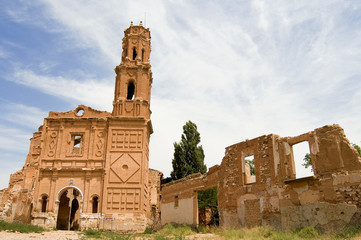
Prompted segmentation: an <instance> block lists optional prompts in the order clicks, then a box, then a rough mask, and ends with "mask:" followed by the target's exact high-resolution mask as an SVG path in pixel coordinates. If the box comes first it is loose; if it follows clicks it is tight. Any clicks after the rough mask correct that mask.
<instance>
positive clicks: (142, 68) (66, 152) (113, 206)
mask: <svg viewBox="0 0 361 240" xmlns="http://www.w3.org/2000/svg"><path fill="white" fill-rule="evenodd" d="M124 34H125V36H124V38H123V44H122V48H123V53H122V56H121V63H120V65H118V66H116V68H115V73H116V79H115V91H114V101H113V111H112V113H109V112H106V111H97V110H94V109H92V108H90V107H87V106H84V105H80V106H78V107H77V108H76V109H75V110H71V111H68V112H50V113H49V116H48V117H46V118H45V119H44V123H43V125H42V126H40V127H39V130H38V131H37V132H35V133H34V134H33V137H32V138H31V140H30V149H29V154H28V156H27V159H26V162H25V165H24V167H23V169H22V170H20V171H18V172H16V173H14V174H12V175H11V177H10V182H9V187H8V188H7V189H5V190H3V191H2V192H1V200H2V202H1V209H0V210H1V214H0V218H1V219H4V220H6V221H23V222H28V223H32V224H36V225H40V226H45V227H48V228H54V227H56V228H57V229H64V230H66V229H87V228H102V227H104V228H106V229H110V228H112V229H113V230H118V231H123V232H130V231H132V232H141V231H144V229H145V228H146V226H147V224H148V225H149V224H152V221H156V219H155V218H156V216H157V212H159V204H158V203H159V202H158V201H159V198H158V197H157V196H158V195H159V188H160V177H161V173H160V172H158V171H155V170H150V169H149V167H148V162H149V139H150V135H151V134H152V132H153V129H152V123H151V119H150V115H151V110H150V98H151V86H152V80H153V78H152V71H151V66H150V63H149V56H150V51H151V46H150V38H151V36H150V31H149V29H146V28H144V27H143V26H142V24H140V25H133V24H131V26H130V27H129V28H128V29H126V30H125V31H124ZM149 176H151V177H149ZM151 194H153V195H157V196H151Z"/></svg>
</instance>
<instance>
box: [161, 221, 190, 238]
mask: <svg viewBox="0 0 361 240" xmlns="http://www.w3.org/2000/svg"><path fill="white" fill-rule="evenodd" d="M194 233H195V232H194V231H193V229H192V228H191V227H190V226H188V225H186V224H183V225H179V226H174V225H173V224H170V223H169V224H167V225H165V226H164V227H163V228H162V229H161V230H159V231H158V232H156V233H155V235H156V236H163V237H167V236H187V235H192V234H194Z"/></svg>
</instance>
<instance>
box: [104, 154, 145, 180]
mask: <svg viewBox="0 0 361 240" xmlns="http://www.w3.org/2000/svg"><path fill="white" fill-rule="evenodd" d="M138 157H139V156H138ZM139 162H140V160H138V159H137V155H136V154H130V153H124V154H121V155H120V156H119V157H115V159H114V160H113V161H112V163H111V166H110V170H111V171H110V174H109V182H127V181H128V180H129V179H130V178H131V177H133V176H134V175H137V176H134V177H135V178H134V177H133V178H132V182H135V183H139V181H140V174H139V170H140V164H139ZM137 173H138V174H137Z"/></svg>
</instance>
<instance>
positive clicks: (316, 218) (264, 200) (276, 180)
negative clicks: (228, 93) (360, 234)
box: [162, 125, 361, 230]
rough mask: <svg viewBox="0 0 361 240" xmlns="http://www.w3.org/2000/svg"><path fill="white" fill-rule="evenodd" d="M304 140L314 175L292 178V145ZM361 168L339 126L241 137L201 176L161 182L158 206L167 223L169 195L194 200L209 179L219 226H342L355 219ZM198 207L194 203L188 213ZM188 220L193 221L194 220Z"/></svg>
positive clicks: (355, 220)
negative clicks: (214, 188)
mask: <svg viewBox="0 0 361 240" xmlns="http://www.w3.org/2000/svg"><path fill="white" fill-rule="evenodd" d="M303 141H307V142H308V143H309V146H310V153H311V161H312V166H313V170H314V173H315V176H311V177H306V178H300V179H296V172H295V163H294V156H293V149H292V146H293V145H295V144H297V143H300V142H303ZM250 155H252V156H254V163H255V182H253V183H249V182H250V181H249V179H250V176H249V174H250V171H249V165H247V164H246V163H245V157H247V156H250ZM360 170H361V158H360V156H359V155H358V153H357V151H356V149H354V148H353V147H351V145H350V143H349V141H348V140H347V139H346V137H345V134H344V132H343V129H342V128H341V127H340V126H338V125H331V126H324V127H322V128H318V129H315V130H314V131H311V132H308V133H305V134H302V135H300V136H296V137H285V138H281V137H280V136H277V135H274V134H270V135H265V136H261V137H258V138H255V139H252V140H246V141H244V142H240V143H237V144H234V145H232V146H229V147H227V148H226V153H225V156H224V158H223V161H222V163H221V165H220V166H218V167H216V168H211V169H210V171H209V172H208V173H206V174H205V175H201V174H194V175H191V176H188V177H187V178H185V179H181V180H178V181H175V182H172V183H168V184H165V185H164V186H163V187H162V196H163V199H162V204H166V205H167V208H166V209H163V210H162V216H167V217H166V218H165V219H162V223H167V222H169V221H168V220H167V218H168V216H170V213H176V209H175V208H172V207H171V206H172V205H171V204H172V201H174V196H178V197H179V199H180V200H181V199H191V198H194V197H195V196H196V191H197V190H199V189H205V188H207V186H206V184H205V183H208V184H207V185H208V186H217V187H218V210H219V214H220V225H221V226H223V227H253V226H258V225H264V226H271V227H273V228H275V229H285V230H294V229H297V228H300V227H304V226H314V227H317V228H319V229H321V230H337V229H341V228H343V227H344V226H346V225H351V224H357V223H359V222H360V214H359V212H360V211H361V206H360V197H361V192H360V186H361V171H360ZM210 176H213V178H210ZM185 186H186V187H185ZM194 202H195V203H197V202H196V201H194ZM164 211H167V213H165V212H164ZM197 211H198V207H197V205H195V206H194V207H193V213H191V214H194V213H195V212H197ZM339 215H342V216H341V217H339ZM184 218H185V217H184ZM185 219H190V218H185ZM337 219H340V221H337ZM187 223H189V224H193V225H197V224H198V219H197V218H193V220H192V221H189V222H187Z"/></svg>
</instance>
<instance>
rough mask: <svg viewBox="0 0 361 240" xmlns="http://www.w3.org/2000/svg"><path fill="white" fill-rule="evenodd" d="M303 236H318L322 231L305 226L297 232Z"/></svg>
mask: <svg viewBox="0 0 361 240" xmlns="http://www.w3.org/2000/svg"><path fill="white" fill-rule="evenodd" d="M296 233H297V235H298V236H299V237H301V238H316V237H318V236H319V235H320V233H319V232H318V231H317V229H315V228H314V227H304V228H302V229H300V230H299V231H297V232H296Z"/></svg>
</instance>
